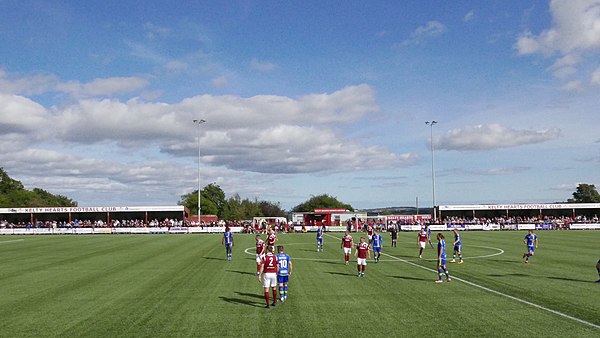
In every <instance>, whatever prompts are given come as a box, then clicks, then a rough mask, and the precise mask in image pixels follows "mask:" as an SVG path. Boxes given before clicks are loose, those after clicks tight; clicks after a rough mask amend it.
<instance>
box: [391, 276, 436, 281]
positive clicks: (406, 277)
mask: <svg viewBox="0 0 600 338" xmlns="http://www.w3.org/2000/svg"><path fill="white" fill-rule="evenodd" d="M388 277H392V278H398V279H406V280H420V281H429V280H431V278H429V279H427V278H417V277H411V276H391V275H388Z"/></svg>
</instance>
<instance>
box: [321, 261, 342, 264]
mask: <svg viewBox="0 0 600 338" xmlns="http://www.w3.org/2000/svg"><path fill="white" fill-rule="evenodd" d="M315 262H316V263H320V264H330V265H340V264H341V263H340V262H339V261H315Z"/></svg>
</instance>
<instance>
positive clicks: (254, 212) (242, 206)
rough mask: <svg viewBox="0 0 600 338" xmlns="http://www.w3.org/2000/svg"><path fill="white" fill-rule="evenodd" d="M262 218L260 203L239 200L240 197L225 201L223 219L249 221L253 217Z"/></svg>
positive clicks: (236, 196) (235, 196) (236, 195)
mask: <svg viewBox="0 0 600 338" xmlns="http://www.w3.org/2000/svg"><path fill="white" fill-rule="evenodd" d="M259 216H264V214H263V213H262V210H261V209H260V203H259V202H258V201H256V200H254V201H252V200H249V199H247V198H245V199H241V197H240V195H238V194H235V195H234V196H232V197H230V198H229V199H227V201H226V203H225V210H224V213H223V219H225V220H228V221H231V220H250V219H252V218H253V217H259Z"/></svg>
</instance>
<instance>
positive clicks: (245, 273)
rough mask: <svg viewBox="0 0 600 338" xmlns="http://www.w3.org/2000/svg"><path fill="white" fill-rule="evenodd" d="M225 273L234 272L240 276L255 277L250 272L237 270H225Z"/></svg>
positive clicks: (254, 274)
mask: <svg viewBox="0 0 600 338" xmlns="http://www.w3.org/2000/svg"><path fill="white" fill-rule="evenodd" d="M225 271H227V272H235V273H239V274H240V275H250V276H256V273H255V272H254V273H252V272H248V271H238V270H225Z"/></svg>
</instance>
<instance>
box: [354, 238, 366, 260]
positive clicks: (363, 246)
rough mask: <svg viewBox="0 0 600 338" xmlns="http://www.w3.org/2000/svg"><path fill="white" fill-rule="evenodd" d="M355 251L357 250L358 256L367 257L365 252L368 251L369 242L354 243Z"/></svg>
mask: <svg viewBox="0 0 600 338" xmlns="http://www.w3.org/2000/svg"><path fill="white" fill-rule="evenodd" d="M356 251H358V258H367V252H368V251H369V243H366V242H364V243H358V244H357V245H356Z"/></svg>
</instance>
